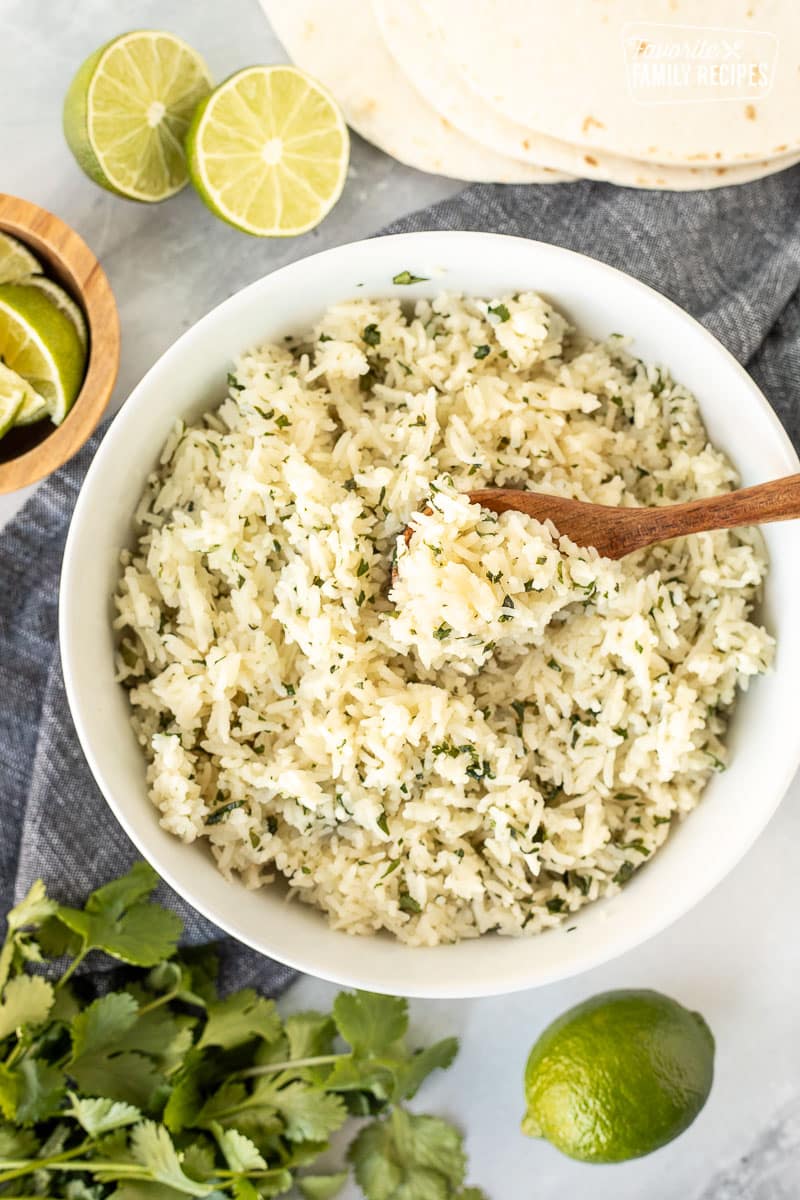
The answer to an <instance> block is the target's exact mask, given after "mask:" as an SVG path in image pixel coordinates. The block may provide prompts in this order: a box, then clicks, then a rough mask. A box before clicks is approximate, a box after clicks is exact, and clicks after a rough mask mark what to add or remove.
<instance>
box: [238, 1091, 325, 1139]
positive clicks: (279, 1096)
mask: <svg viewBox="0 0 800 1200" xmlns="http://www.w3.org/2000/svg"><path fill="white" fill-rule="evenodd" d="M260 1082H261V1081H260ZM270 1082H272V1081H270ZM257 1091H258V1094H259V1097H260V1098H261V1099H263V1100H269V1099H271V1101H272V1103H273V1104H274V1106H275V1108H276V1109H277V1110H278V1112H279V1113H280V1114H281V1116H282V1117H283V1119H284V1121H285V1122H286V1136H287V1137H288V1138H289V1140H290V1141H292V1142H303V1141H309V1142H319V1141H322V1140H323V1139H325V1138H327V1137H328V1135H329V1134H331V1133H333V1132H334V1131H335V1130H337V1129H340V1128H341V1126H342V1125H344V1122H345V1120H346V1119H347V1109H346V1107H345V1104H344V1101H343V1100H342V1098H341V1096H336V1095H334V1094H333V1093H331V1092H324V1091H322V1090H320V1089H318V1088H315V1087H311V1086H309V1085H308V1084H305V1083H303V1082H302V1081H301V1080H296V1081H295V1082H294V1083H290V1084H288V1085H287V1086H286V1087H281V1088H278V1087H275V1086H274V1084H273V1086H272V1088H271V1089H269V1090H268V1089H267V1088H266V1087H265V1086H263V1084H262V1086H261V1087H260V1088H258V1089H257Z"/></svg>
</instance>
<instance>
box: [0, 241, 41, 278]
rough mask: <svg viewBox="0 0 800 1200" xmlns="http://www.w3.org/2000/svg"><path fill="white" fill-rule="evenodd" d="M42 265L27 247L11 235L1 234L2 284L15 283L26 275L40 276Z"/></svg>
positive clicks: (0, 262)
mask: <svg viewBox="0 0 800 1200" xmlns="http://www.w3.org/2000/svg"><path fill="white" fill-rule="evenodd" d="M41 269H42V264H41V263H40V262H39V260H38V258H37V257H36V255H35V254H32V253H31V251H30V250H29V249H28V247H27V246H25V245H23V243H22V242H18V241H17V239H16V238H13V237H12V236H11V234H10V233H0V283H13V282H14V280H16V279H24V278H25V276H26V275H38V274H39V273H40V272H41Z"/></svg>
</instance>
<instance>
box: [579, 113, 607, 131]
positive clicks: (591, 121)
mask: <svg viewBox="0 0 800 1200" xmlns="http://www.w3.org/2000/svg"><path fill="white" fill-rule="evenodd" d="M593 125H594V127H595V129H605V125H604V124H603V122H602V121H598V120H597V117H584V118H583V124H582V125H581V130H582V131H583V133H588V132H589V130H590V129H591V128H592V126H593Z"/></svg>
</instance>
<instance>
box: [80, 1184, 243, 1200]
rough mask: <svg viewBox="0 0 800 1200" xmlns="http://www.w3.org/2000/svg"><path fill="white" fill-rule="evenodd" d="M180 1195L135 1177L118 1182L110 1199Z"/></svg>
mask: <svg viewBox="0 0 800 1200" xmlns="http://www.w3.org/2000/svg"><path fill="white" fill-rule="evenodd" d="M215 1195H216V1196H219V1197H220V1198H221V1197H222V1193H221V1192H217V1193H214V1192H212V1193H211V1197H212V1200H213V1197H214V1196H215ZM182 1196H183V1192H176V1191H175V1188H168V1187H164V1184H163V1183H154V1182H153V1181H152V1180H146V1179H137V1180H136V1181H135V1182H133V1183H131V1182H129V1181H127V1180H126V1181H125V1183H122V1184H120V1186H119V1187H118V1188H116V1190H115V1191H113V1192H112V1193H111V1200H182ZM70 1200H71V1197H70ZM87 1200H88V1198H87ZM92 1200H97V1196H96V1194H93V1197H92Z"/></svg>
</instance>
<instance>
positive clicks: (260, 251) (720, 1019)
mask: <svg viewBox="0 0 800 1200" xmlns="http://www.w3.org/2000/svg"><path fill="white" fill-rule="evenodd" d="M148 26H156V27H164V28H169V29H172V30H174V31H175V32H176V33H179V34H181V35H182V36H184V37H185V38H187V39H188V40H189V41H190V42H192V43H193V44H194V45H195V46H196V47H197V48H198V49H199V50H200V51H201V52H202V53H204V54H205V55H206V57H207V59H208V62H209V64H210V66H211V69H212V71H213V73H214V75H215V76H216V77H217V78H222V77H224V76H225V75H226V74H227V73H229V72H230V71H232V70H234V69H235V68H237V67H239V66H243V65H246V64H248V63H251V62H255V61H270V60H277V59H278V58H280V57H281V54H280V49H279V46H278V44H277V42H276V41H275V39H274V38H273V36H272V35H271V33H270V31H269V28H268V27H267V25H266V24H265V21H264V19H263V17H262V15H261V13H260V10H259V8H258V6H257V4H256V0H225V3H224V4H212V3H201V2H199V0H160V2H157V0H75V2H74V3H72V4H59V3H56V2H55V0H0V31H1V32H0V100H1V101H2V103H0V191H7V192H11V193H14V194H17V195H21V196H25V197H27V198H28V199H31V200H34V201H36V202H38V203H40V204H43V205H45V206H46V207H49V208H52V209H53V210H55V211H56V212H57V213H59V215H60V216H62V217H63V218H64V219H66V220H67V221H69V222H70V223H71V224H72V225H74V226H75V228H76V229H78V230H79V232H80V233H81V234H82V235H83V236H84V237H85V238H86V239H87V240H88V241H89V243H90V244H91V245H92V247H93V248H94V250H95V251H96V252H97V253H98V255H99V256H100V258H101V259H102V261H103V264H104V266H105V268H106V270H107V271H108V274H109V276H110V279H111V282H112V285H113V287H114V290H115V292H116V295H117V299H118V301H119V306H120V314H121V318H122V328H123V357H122V369H121V373H120V380H119V384H118V387H117V390H116V394H115V398H114V403H115V405H119V404H121V403H122V402H123V401H124V399H125V396H126V395H127V394H128V392H129V391H130V389H131V387H132V386H133V385H134V384H135V383H136V381H137V380H138V379H139V378H140V377H141V375H142V374H143V373H144V371H145V370H146V369H147V368H148V367H149V366H150V365H151V363H152V362H153V361H154V360H155V359H156V358H157V357H158V355H159V354H160V353H161V352H162V351H163V350H164V349H165V348H166V347H167V346H168V345H169V344H170V343H171V342H172V341H173V340H174V338H175V337H176V336H177V335H178V334H179V333H180V332H181V331H182V330H183V329H185V328H186V327H187V326H188V325H190V324H192V323H193V322H194V321H195V320H196V319H197V318H198V317H200V316H201V315H202V314H203V313H205V312H206V311H207V310H208V309H209V308H211V307H213V305H215V304H217V303H218V302H219V301H220V300H222V299H224V298H225V297H226V296H228V295H230V294H231V293H232V292H233V291H236V290H237V289H239V288H240V287H242V286H243V285H245V284H246V283H249V282H250V281H251V280H253V279H255V278H257V277H258V276H259V275H261V274H263V273H265V272H267V271H269V270H272V269H273V268H274V267H276V266H278V265H280V264H282V263H284V262H287V261H289V260H291V259H293V258H297V257H300V256H302V255H305V254H308V253H311V252H313V251H314V250H317V249H321V248H323V247H325V246H329V245H334V244H336V243H339V242H344V241H348V240H352V239H354V238H357V237H360V236H363V235H365V234H367V233H369V232H371V231H372V230H374V229H377V228H379V227H380V226H381V225H382V224H384V223H386V222H387V221H389V220H391V219H393V218H394V217H396V216H399V215H401V214H403V213H405V212H408V211H410V210H412V209H414V208H418V207H421V206H423V205H425V204H427V203H430V202H432V201H434V200H436V199H439V198H441V197H444V196H446V195H448V194H450V193H451V192H453V191H454V190H456V187H455V185H453V184H452V183H451V182H450V181H447V180H441V179H434V178H431V177H429V176H423V175H420V174H418V173H416V172H413V171H410V170H407V169H405V168H403V167H400V166H399V165H398V164H396V163H393V162H392V161H390V160H389V159H387V158H386V157H385V156H383V155H382V154H380V153H378V152H377V151H374V150H372V149H371V148H370V147H367V146H365V145H364V144H363V143H359V142H358V140H357V139H356V144H355V145H354V153H353V172H352V177H351V179H350V181H349V183H348V186H347V189H346V191H345V194H344V196H343V198H342V200H341V202H340V204H339V205H338V206H337V208H336V210H335V211H334V213H333V214H332V215H331V217H330V218H329V219H328V220H327V221H326V222H325V223H324V224H323V226H322V227H321V228H320V229H318V230H317V231H315V232H313V233H311V234H308V235H307V236H305V237H303V238H300V239H297V240H296V241H289V242H283V243H282V242H274V243H271V242H264V243H262V242H256V241H253V240H251V239H248V238H246V237H244V236H243V235H240V234H238V233H236V232H235V231H234V230H232V229H228V228H227V227H226V226H225V225H222V224H220V223H219V222H217V221H215V220H214V219H213V218H212V217H211V216H210V215H209V214H208V213H206V211H205V210H204V209H203V208H202V206H201V205H200V203H199V201H198V200H197V199H196V198H195V197H194V196H193V195H192V194H191V192H188V191H187V192H185V193H184V194H183V195H181V196H180V197H178V198H177V199H175V200H172V201H170V202H169V203H168V204H166V205H163V206H158V207H156V208H148V207H145V206H139V205H133V204H126V203H125V202H124V201H121V200H119V199H116V198H115V197H113V196H111V195H108V194H106V193H104V192H102V191H100V190H99V189H96V188H94V187H93V186H92V185H91V184H90V183H89V182H88V181H87V180H85V179H84V177H83V176H82V175H81V174H80V172H79V171H78V169H77V168H76V166H75V165H74V163H73V162H72V159H71V158H70V156H69V154H68V152H67V150H66V147H65V145H64V143H63V140H62V137H61V130H60V109H61V102H62V98H63V95H64V92H65V90H66V88H67V85H68V83H69V80H70V78H71V75H72V73H73V71H74V70H75V68H76V67H77V65H78V63H79V62H80V61H81V60H82V59H83V58H84V57H85V55H86V54H88V53H89V52H90V51H91V50H93V49H94V48H95V47H96V46H97V45H98V44H99V43H101V42H102V41H103V40H105V39H107V38H109V37H111V36H113V35H114V34H116V33H118V32H121V31H123V30H126V29H130V28H136V27H148ZM22 498H23V497H21V496H17V497H14V498H2V499H0V522H2V521H5V520H7V519H8V518H9V517H10V516H11V515H12V513H13V512H14V510H15V508H16V507H17V506H18V505H19V503H21V501H22ZM1 585H2V581H0V586H1ZM798 847H800V785H798V782H797V781H796V782H795V784H794V787H793V789H792V791H791V792H790V794H789V796H788V797H787V799H786V801H785V802H784V804H783V806H782V808H781V809H780V811H779V813H778V815H777V816H776V818H775V819H774V821H773V822H772V824H771V825H770V827H769V828H768V830H767V831H766V833H765V834H764V835H763V836H762V838H761V839H760V841H759V842H758V844H757V845H756V846H754V847H753V849H752V850H751V852H750V853H749V854H748V855H747V857H746V858H745V860H744V861H743V862H742V863H741V865H740V866H739V867H738V868H737V869H736V870H735V871H734V872H733V873H732V874H731V875H730V876H729V877H728V879H727V880H726V881H725V882H724V883H723V884H722V885H721V886H720V887H718V888H717V889H716V891H715V892H714V893H713V894H712V895H711V896H709V897H708V899H707V900H706V901H705V902H704V903H702V904H701V905H699V906H698V907H697V908H696V909H695V910H694V912H692V913H691V914H690V915H689V916H687V917H685V918H684V919H683V920H682V921H680V922H679V923H678V924H676V925H674V926H673V927H672V928H671V929H669V930H667V931H666V932H665V933H663V934H661V935H660V936H659V937H658V938H656V939H654V940H653V941H651V942H650V943H649V944H648V945H646V946H643V947H641V948H640V949H639V950H636V951H634V952H632V953H630V954H628V955H626V956H625V957H624V958H622V959H618V960H617V961H616V962H614V963H610V964H608V965H607V966H605V967H602V968H599V969H597V970H595V971H592V972H590V973H589V974H587V975H584V976H582V977H581V978H579V979H575V980H571V981H569V982H566V983H563V984H559V985H553V986H551V987H548V988H544V989H541V990H539V991H536V992H528V993H523V994H520V995H516V996H510V997H507V998H504V999H496V1000H485V1001H472V1002H469V1003H443V1002H436V1003H424V1002H416V1003H414V1005H413V1008H412V1011H413V1018H414V1026H415V1029H416V1030H418V1032H419V1035H420V1039H421V1040H424V1039H426V1038H428V1037H433V1036H441V1035H443V1034H445V1033H457V1034H458V1035H459V1036H460V1037H461V1039H462V1051H461V1054H460V1057H459V1059H458V1061H457V1064H456V1065H455V1066H454V1068H453V1069H451V1070H450V1071H449V1072H447V1073H446V1074H443V1075H441V1076H440V1077H439V1078H438V1079H436V1080H434V1081H432V1082H430V1083H429V1084H428V1085H427V1086H426V1088H425V1091H424V1093H423V1095H422V1097H421V1099H420V1101H419V1104H420V1105H421V1106H423V1107H425V1108H426V1109H428V1110H430V1111H434V1112H443V1113H448V1114H449V1115H450V1116H451V1117H453V1118H454V1119H455V1120H457V1121H458V1122H459V1123H460V1124H461V1125H462V1126H463V1127H464V1128H465V1130H466V1131H467V1142H468V1148H469V1152H470V1159H471V1178H472V1180H473V1181H474V1182H477V1183H480V1184H482V1185H483V1186H484V1187H485V1188H486V1190H487V1193H488V1195H489V1196H490V1197H491V1198H492V1200H527V1198H528V1197H531V1200H564V1197H566V1196H574V1197H577V1198H578V1200H584V1198H585V1200H589V1198H591V1200H643V1198H645V1197H646V1198H647V1200H700V1197H702V1198H703V1200H756V1198H757V1200H790V1198H791V1200H797V1197H799V1196H800V1049H798V1041H799V1039H798V1033H799V1032H800V1003H799V1001H800V937H798V921H797V915H798V913H799V912H800V869H798ZM626 986H635V987H654V988H659V989H661V990H663V991H665V992H667V993H669V994H671V995H674V996H676V997H678V998H679V999H680V1000H682V1001H684V1002H685V1003H686V1004H688V1005H690V1006H692V1007H696V1008H698V1009H699V1010H700V1011H701V1012H703V1014H704V1015H705V1016H706V1018H707V1020H708V1021H709V1023H710V1025H711V1027H712V1029H713V1031H714V1033H715V1036H716V1039H717V1077H716V1081H715V1085H714V1090H713V1092H712V1095H711V1098H710V1100H709V1103H708V1105H707V1106H706V1109H705V1110H704V1112H703V1113H702V1115H701V1117H700V1118H699V1119H698V1121H697V1122H696V1123H695V1125H694V1126H693V1127H692V1128H691V1129H690V1130H689V1131H688V1133H686V1134H685V1135H684V1136H683V1137H682V1138H681V1139H680V1140H679V1141H677V1142H676V1143H674V1144H672V1145H671V1146H669V1147H667V1148H665V1149H664V1150H662V1151H660V1152H659V1153H657V1154H655V1155H652V1156H651V1157H649V1158H647V1159H643V1160H640V1161H639V1162H636V1163H631V1164H627V1165H624V1166H616V1167H606V1168H597V1167H586V1166H581V1165H578V1164H576V1163H572V1162H569V1161H568V1160H566V1159H564V1158H562V1157H560V1156H559V1155H558V1154H557V1153H556V1152H555V1151H554V1150H552V1149H551V1148H550V1147H548V1146H546V1145H544V1144H540V1143H536V1142H531V1141H528V1140H526V1139H525V1138H523V1137H522V1136H521V1134H520V1133H519V1132H518V1123H519V1118H520V1115H521V1111H522V1096H521V1075H522V1070H523V1066H524V1061H525V1057H526V1054H527V1050H528V1047H529V1046H530V1044H531V1042H532V1041H533V1039H534V1038H535V1037H536V1035H537V1033H538V1032H539V1031H540V1030H541V1028H542V1027H543V1026H544V1025H545V1024H546V1023H547V1022H548V1021H549V1020H551V1019H552V1018H553V1017H554V1016H556V1015H557V1014H558V1013H559V1012H561V1011H562V1010H563V1009H564V1008H565V1007H566V1006H568V1005H570V1004H572V1003H574V1002H577V1001H578V1000H580V999H582V998H584V997H586V996H589V995H592V994H593V993H595V992H597V991H600V990H602V989H606V988H613V987H626ZM332 991H333V989H331V988H329V987H328V986H327V985H325V984H322V983H319V982H317V981H315V980H311V979H306V980H304V981H302V982H301V983H299V984H297V985H296V987H295V988H293V989H292V991H291V992H290V993H289V995H288V996H287V998H286V1000H285V1001H284V1004H285V1006H286V1007H287V1008H291V1007H294V1006H301V1005H302V1006H307V1005H309V1004H317V1003H318V1004H324V1003H327V1001H328V999H329V998H330V996H331V994H332ZM745 1160H747V1161H745ZM347 1195H348V1197H355V1195H356V1189H353V1190H352V1191H351V1192H348V1193H347Z"/></svg>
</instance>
